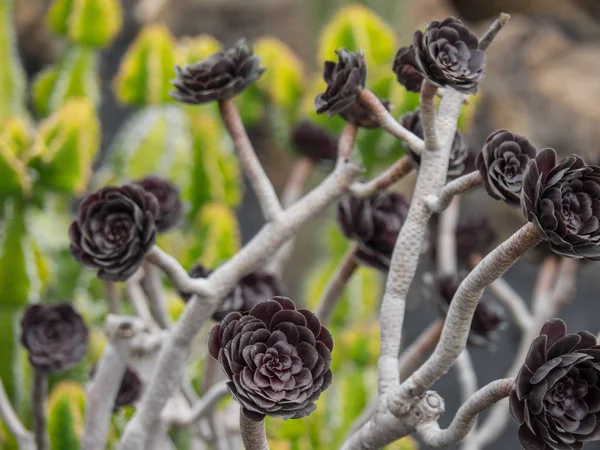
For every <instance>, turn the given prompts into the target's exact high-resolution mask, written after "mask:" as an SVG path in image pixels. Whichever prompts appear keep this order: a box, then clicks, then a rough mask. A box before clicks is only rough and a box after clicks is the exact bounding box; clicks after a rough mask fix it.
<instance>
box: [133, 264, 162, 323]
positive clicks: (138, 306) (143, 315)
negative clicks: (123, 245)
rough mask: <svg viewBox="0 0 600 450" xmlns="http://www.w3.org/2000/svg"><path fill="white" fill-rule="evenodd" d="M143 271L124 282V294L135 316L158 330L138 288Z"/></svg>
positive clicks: (140, 288)
mask: <svg viewBox="0 0 600 450" xmlns="http://www.w3.org/2000/svg"><path fill="white" fill-rule="evenodd" d="M143 273H144V272H143V269H139V270H138V271H137V272H136V273H135V274H134V275H133V276H132V277H130V278H129V279H128V280H127V281H126V282H125V292H126V293H127V297H128V298H129V301H130V303H131V305H132V306H133V309H134V310H135V314H136V315H137V316H138V317H139V318H140V319H142V320H143V321H144V323H146V325H148V326H149V327H150V328H152V329H159V326H158V324H157V323H156V322H155V321H154V317H152V313H151V312H150V308H149V307H148V302H147V299H146V296H145V295H144V291H143V290H142V287H141V286H140V280H141V279H142V277H143Z"/></svg>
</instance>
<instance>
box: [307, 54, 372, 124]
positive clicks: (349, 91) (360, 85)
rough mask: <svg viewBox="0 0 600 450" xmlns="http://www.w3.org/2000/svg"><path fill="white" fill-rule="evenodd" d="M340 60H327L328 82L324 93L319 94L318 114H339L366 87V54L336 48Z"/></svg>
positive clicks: (317, 100) (326, 74)
mask: <svg viewBox="0 0 600 450" xmlns="http://www.w3.org/2000/svg"><path fill="white" fill-rule="evenodd" d="M336 54H337V55H338V62H337V63H334V62H333V61H325V69H324V71H323V78H324V79H325V82H326V83H327V89H326V90H325V92H324V93H322V94H319V95H317V98H316V99H315V110H316V111H317V114H323V113H328V114H329V115H330V116H333V115H335V114H339V113H341V112H342V111H344V110H345V109H346V108H348V107H349V106H350V105H351V104H352V103H354V101H355V100H356V96H357V95H358V93H359V92H360V91H361V90H362V89H364V87H365V82H366V78H367V65H366V63H365V56H364V55H363V54H362V53H360V52H358V53H354V52H349V51H348V50H346V49H341V50H336Z"/></svg>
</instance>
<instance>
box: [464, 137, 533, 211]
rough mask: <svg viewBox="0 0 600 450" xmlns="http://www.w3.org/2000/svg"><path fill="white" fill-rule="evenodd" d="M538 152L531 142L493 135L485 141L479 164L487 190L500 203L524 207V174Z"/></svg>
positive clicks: (520, 138)
mask: <svg viewBox="0 0 600 450" xmlns="http://www.w3.org/2000/svg"><path fill="white" fill-rule="evenodd" d="M536 153H537V151H536V150H535V148H534V147H533V145H531V144H530V143H529V141H528V140H527V139H525V138H524V137H523V136H520V135H518V134H514V133H511V132H510V131H508V130H498V131H495V132H493V133H492V134H490V135H489V136H488V138H487V139H486V140H485V144H484V145H483V148H482V149H481V152H480V153H479V154H478V155H477V160H476V162H475V164H476V165H477V169H478V170H479V173H480V174H481V177H482V178H483V181H484V183H485V188H486V190H487V191H488V194H490V195H491V196H492V197H493V198H495V199H496V200H504V201H505V202H506V203H508V204H511V205H519V204H520V203H521V189H522V187H523V174H524V173H525V168H526V167H527V163H528V162H529V161H530V160H531V159H532V158H535V155H536Z"/></svg>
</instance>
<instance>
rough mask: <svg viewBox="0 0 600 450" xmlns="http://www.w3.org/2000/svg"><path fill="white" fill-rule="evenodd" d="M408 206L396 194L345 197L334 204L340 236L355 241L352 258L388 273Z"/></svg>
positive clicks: (403, 199)
mask: <svg viewBox="0 0 600 450" xmlns="http://www.w3.org/2000/svg"><path fill="white" fill-rule="evenodd" d="M408 207H409V204H408V202H407V201H406V199H405V198H404V196H403V195H402V194H400V193H399V192H394V191H389V192H381V193H377V194H375V195H373V196H371V197H367V198H356V197H353V196H350V195H346V196H345V197H343V198H342V199H341V200H340V203H339V205H338V214H337V219H338V223H339V225H340V227H341V229H342V232H343V233H344V235H345V236H346V237H347V238H349V239H353V240H356V241H357V242H358V244H359V249H358V250H357V252H356V258H357V259H358V260H359V261H360V262H361V263H363V264H366V265H368V266H372V267H375V268H377V269H380V270H388V269H389V267H390V259H391V258H392V252H393V251H394V246H395V245H396V239H397V238H398V233H400V229H401V228H402V225H403V224H404V221H405V220H406V216H407V214H408Z"/></svg>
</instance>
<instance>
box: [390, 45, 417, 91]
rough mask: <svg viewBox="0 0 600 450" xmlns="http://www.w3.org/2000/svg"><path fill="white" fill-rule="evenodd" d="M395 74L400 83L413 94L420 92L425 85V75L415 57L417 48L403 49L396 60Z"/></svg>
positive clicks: (397, 54)
mask: <svg viewBox="0 0 600 450" xmlns="http://www.w3.org/2000/svg"><path fill="white" fill-rule="evenodd" d="M393 70H394V73H395V74H396V78H397V79H398V83H400V84H401V85H402V86H404V87H405V88H406V90H408V91H411V92H420V91H421V85H422V84H423V74H422V73H421V69H419V64H418V63H417V59H416V56H415V48H414V47H413V46H412V45H411V46H409V47H402V48H401V49H400V50H398V53H396V58H395V59H394V67H393Z"/></svg>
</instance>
